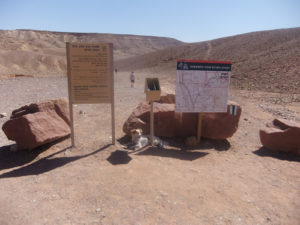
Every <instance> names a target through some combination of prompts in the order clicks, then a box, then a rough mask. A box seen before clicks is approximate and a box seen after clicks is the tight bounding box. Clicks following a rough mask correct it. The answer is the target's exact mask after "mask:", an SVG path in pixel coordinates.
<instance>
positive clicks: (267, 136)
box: [259, 119, 300, 155]
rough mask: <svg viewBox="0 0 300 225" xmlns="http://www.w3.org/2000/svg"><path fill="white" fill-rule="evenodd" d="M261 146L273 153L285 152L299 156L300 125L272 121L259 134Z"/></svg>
mask: <svg viewBox="0 0 300 225" xmlns="http://www.w3.org/2000/svg"><path fill="white" fill-rule="evenodd" d="M259 135H260V141H261V143H262V145H263V146H264V147H265V148H267V149H269V150H273V151H286V152H292V153H295V154H298V155H300V123H296V122H292V121H288V120H285V119H274V120H273V121H272V123H269V124H267V126H266V127H265V128H264V129H261V130H260V132H259Z"/></svg>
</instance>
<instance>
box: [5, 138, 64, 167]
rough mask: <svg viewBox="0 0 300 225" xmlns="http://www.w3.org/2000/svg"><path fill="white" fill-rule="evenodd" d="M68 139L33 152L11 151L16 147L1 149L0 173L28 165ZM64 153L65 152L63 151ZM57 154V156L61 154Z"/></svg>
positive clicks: (46, 145) (8, 146) (7, 146)
mask: <svg viewBox="0 0 300 225" xmlns="http://www.w3.org/2000/svg"><path fill="white" fill-rule="evenodd" d="M65 139H67V138H62V139H59V140H58V141H55V142H52V143H49V144H45V145H43V146H41V147H38V148H35V149H33V150H31V151H27V150H20V151H16V152H14V151H11V150H10V149H11V147H14V145H6V146H2V147H0V171H1V170H4V169H11V168H14V167H18V166H23V165H25V164H27V163H30V162H32V161H33V160H34V159H35V158H36V157H37V156H39V155H40V154H41V153H43V152H45V151H46V150H48V149H49V148H51V147H52V146H53V145H55V144H57V143H59V142H61V141H63V140H65ZM62 151H64V150H62ZM60 152H61V151H60ZM60 152H57V153H56V154H58V153H60Z"/></svg>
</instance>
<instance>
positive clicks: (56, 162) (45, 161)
mask: <svg viewBox="0 0 300 225" xmlns="http://www.w3.org/2000/svg"><path fill="white" fill-rule="evenodd" d="M109 146H110V144H109V145H105V146H104V147H102V148H100V149H98V150H96V151H94V152H91V153H89V154H86V155H81V156H73V157H57V158H52V157H53V156H55V155H57V154H59V153H61V152H64V151H65V150H66V149H68V148H66V149H63V150H60V151H58V152H55V153H53V154H51V155H49V156H46V157H44V158H42V159H39V160H37V161H35V162H33V163H31V164H29V165H26V166H23V167H21V168H17V169H15V170H12V171H9V172H7V173H3V174H1V175H0V179H1V178H10V177H21V176H30V175H39V174H42V173H45V172H48V171H50V170H54V169H56V168H59V167H62V166H64V165H66V164H68V163H70V162H74V161H76V160H79V159H83V158H86V157H89V156H91V155H94V154H96V153H98V152H100V151H103V150H105V149H106V148H108V147H109Z"/></svg>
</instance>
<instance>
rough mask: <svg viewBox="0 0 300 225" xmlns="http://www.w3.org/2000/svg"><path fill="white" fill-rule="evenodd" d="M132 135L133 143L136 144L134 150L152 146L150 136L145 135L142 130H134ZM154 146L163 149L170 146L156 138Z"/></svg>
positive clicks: (154, 138)
mask: <svg viewBox="0 0 300 225" xmlns="http://www.w3.org/2000/svg"><path fill="white" fill-rule="evenodd" d="M130 133H131V139H132V143H133V144H134V150H138V149H141V148H143V147H145V146H147V145H149V144H150V135H143V134H142V133H143V131H142V129H132V130H131V131H130ZM153 145H154V146H157V147H158V148H160V149H162V148H164V145H168V143H167V142H164V141H162V140H161V139H159V138H158V137H155V136H154V137H153Z"/></svg>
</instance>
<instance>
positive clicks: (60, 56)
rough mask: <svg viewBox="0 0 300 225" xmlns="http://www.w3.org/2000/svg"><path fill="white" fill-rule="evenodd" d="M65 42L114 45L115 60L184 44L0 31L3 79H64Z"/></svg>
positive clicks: (152, 39) (167, 40) (130, 37)
mask: <svg viewBox="0 0 300 225" xmlns="http://www.w3.org/2000/svg"><path fill="white" fill-rule="evenodd" d="M65 42H112V43H113V44H114V59H115V60H119V59H124V58H128V57H133V56H138V55H141V54H145V53H149V52H152V51H156V50H159V49H163V48H166V47H171V46H177V45H180V44H182V42H180V41H178V40H175V39H172V38H164V37H152V36H137V35H118V34H97V33H66V32H51V31H35V30H0V75H3V74H25V75H33V76H49V75H51V76H53V75H65V74H66V71H65V70H66V57H65V54H66V53H65V52H66V49H65V46H66V44H65Z"/></svg>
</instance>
